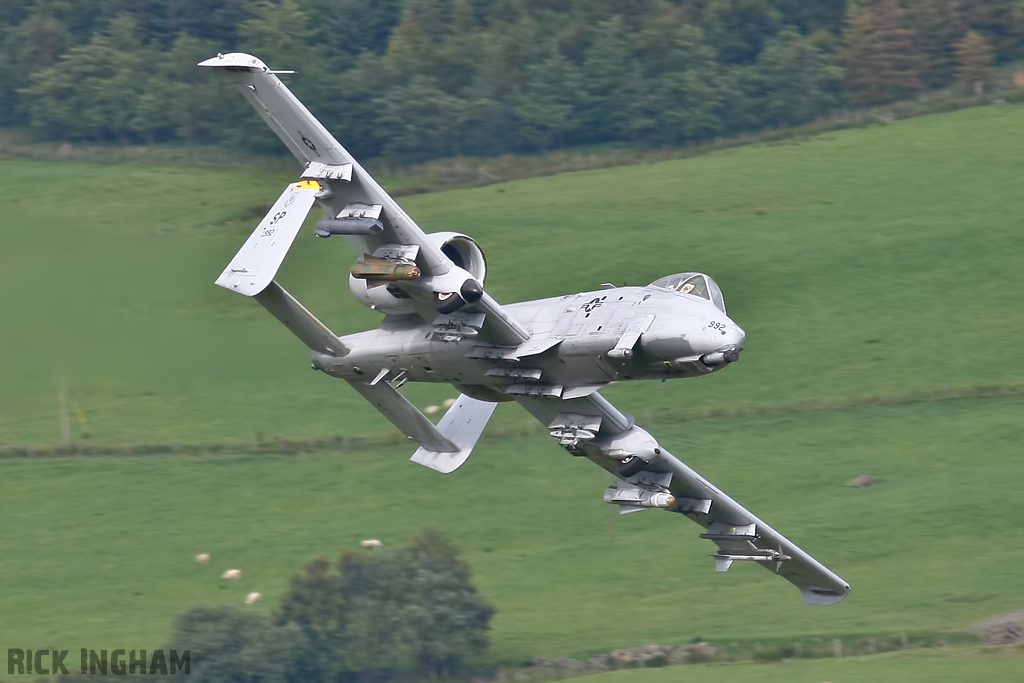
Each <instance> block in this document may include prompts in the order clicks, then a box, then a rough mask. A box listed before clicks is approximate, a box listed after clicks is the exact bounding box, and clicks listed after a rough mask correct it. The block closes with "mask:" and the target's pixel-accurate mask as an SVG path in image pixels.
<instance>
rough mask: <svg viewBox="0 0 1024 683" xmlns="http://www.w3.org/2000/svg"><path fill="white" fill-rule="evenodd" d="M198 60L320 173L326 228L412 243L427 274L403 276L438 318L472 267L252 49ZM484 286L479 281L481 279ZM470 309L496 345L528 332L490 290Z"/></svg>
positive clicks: (367, 248) (310, 175)
mask: <svg viewBox="0 0 1024 683" xmlns="http://www.w3.org/2000/svg"><path fill="white" fill-rule="evenodd" d="M199 66H205V67H215V68H217V70H218V71H219V72H221V73H222V74H223V75H224V76H225V77H226V78H227V79H228V81H230V82H231V83H234V84H235V85H237V86H238V88H239V90H241V92H242V94H243V95H245V98H246V99H247V100H248V101H249V103H250V104H251V105H252V106H253V108H254V109H255V110H256V112H257V113H258V114H259V115H260V116H261V117H262V118H263V120H264V122H266V124H267V125H268V126H270V128H271V129H272V130H273V131H274V132H275V133H276V134H277V136H278V137H279V138H281V141H282V142H284V144H285V145H286V146H287V147H288V149H289V150H290V151H291V152H292V154H294V155H295V157H296V158H297V159H298V160H299V161H300V162H302V163H304V164H305V165H306V168H305V171H304V172H303V174H302V178H303V179H311V180H316V181H317V182H318V183H319V184H320V185H321V186H322V187H323V188H324V190H323V191H322V192H320V193H318V194H317V197H316V199H317V200H318V201H319V202H320V205H321V206H322V207H323V208H324V211H325V212H326V213H327V217H326V220H327V222H326V223H321V225H322V226H324V233H323V234H344V235H345V236H347V237H348V238H349V240H350V241H351V242H352V244H353V246H354V247H355V248H356V251H357V253H358V254H374V253H375V252H379V251H380V250H381V249H382V248H386V245H392V246H394V245H402V246H408V247H412V248H413V249H414V250H415V251H416V256H415V261H416V265H417V266H418V267H419V269H420V271H421V273H422V275H423V277H422V278H417V280H420V279H422V281H423V283H422V285H421V286H417V285H416V284H415V283H411V282H410V283H402V285H401V286H402V287H407V288H408V293H409V294H410V295H411V296H412V298H413V299H414V300H418V304H419V306H418V310H419V312H420V315H421V316H422V317H423V318H424V319H425V320H427V321H428V322H436V320H435V319H437V318H439V316H438V311H437V310H435V309H434V306H435V304H434V302H433V301H432V298H433V295H434V294H442V295H451V294H453V293H456V292H460V291H461V287H462V285H463V284H464V283H465V282H466V279H467V277H470V274H469V273H468V272H467V271H466V270H464V269H463V268H461V267H459V266H457V265H456V264H455V263H454V262H453V261H452V260H451V259H450V258H448V256H446V255H445V253H444V252H442V251H441V248H440V247H439V246H438V245H437V244H435V243H434V242H433V241H431V240H430V239H428V238H427V235H425V234H424V232H423V231H422V230H421V229H420V227H419V226H418V225H416V223H415V221H413V220H412V218H410V217H409V215H408V214H407V213H406V212H405V211H403V210H402V207H400V206H399V205H398V202H396V201H395V200H394V199H393V198H392V197H391V196H390V195H388V193H387V192H385V191H384V188H382V187H381V186H380V185H379V184H377V181H375V180H374V179H373V177H371V176H370V174H369V173H367V172H366V170H365V169H363V167H362V166H360V165H359V163H358V162H357V161H356V160H355V159H354V158H353V157H352V155H351V154H349V153H348V151H347V150H345V148H344V147H342V146H341V145H340V144H339V143H338V141H337V140H335V139H334V137H333V136H332V135H331V134H330V133H329V132H328V131H327V129H326V128H324V126H323V125H322V124H321V123H320V122H319V121H317V120H316V118H314V117H313V115H312V114H311V113H310V112H309V110H308V109H306V107H305V106H303V104H302V103H301V102H300V101H299V100H298V99H297V98H296V97H295V95H293V94H292V92H291V91H290V90H288V88H287V87H285V85H284V83H282V82H281V80H280V79H279V78H278V77H277V76H276V75H274V72H273V71H271V70H270V69H269V68H267V66H266V64H264V63H263V62H262V61H260V60H259V59H257V58H256V57H253V56H252V55H248V54H244V53H240V52H234V53H230V54H223V55H217V56H216V57H213V58H211V59H207V60H205V61H203V62H200V64H199ZM480 284H481V285H482V283H480ZM464 310H465V311H466V312H469V313H472V312H476V313H484V314H485V318H484V321H483V323H482V325H483V327H482V329H481V334H482V336H484V337H486V338H488V339H489V341H493V342H495V343H497V344H501V345H505V346H518V345H519V344H521V343H522V342H524V341H526V340H527V339H528V338H529V333H528V332H527V331H526V330H525V329H524V328H523V327H522V325H520V324H519V323H518V322H516V321H515V320H514V319H513V318H512V316H510V315H509V314H508V313H507V312H506V311H505V310H504V309H503V308H502V307H501V305H500V304H498V302H497V301H495V300H494V299H493V298H492V297H491V296H490V295H488V294H487V292H486V291H484V292H482V295H480V298H479V300H477V301H474V302H472V303H471V304H469V305H467V306H465V308H464Z"/></svg>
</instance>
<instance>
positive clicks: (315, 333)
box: [253, 282, 349, 356]
mask: <svg viewBox="0 0 1024 683" xmlns="http://www.w3.org/2000/svg"><path fill="white" fill-rule="evenodd" d="M253 298H254V299H256V301H259V302H260V303H261V304H262V305H263V307H264V308H265V309H267V310H268V311H270V313H271V314H272V315H273V316H274V317H275V318H277V319H278V320H279V321H280V322H281V324H282V325H284V326H285V327H287V328H288V329H289V330H291V332H292V334H294V335H295V336H296V337H298V338H299V339H301V340H302V342H303V343H304V344H305V345H306V346H308V347H309V348H311V349H312V350H314V351H319V352H320V353H325V354H327V355H328V356H344V355H347V354H348V352H349V349H348V348H347V347H346V346H345V345H344V344H342V343H341V340H340V339H338V335H336V334H334V333H333V332H331V330H330V329H329V328H328V327H327V325H324V324H323V323H322V322H320V321H319V320H318V319H317V317H316V316H315V315H313V314H312V313H310V312H309V311H308V310H306V307H305V306H303V305H302V304H300V303H299V302H298V301H297V300H296V299H295V297H293V296H292V295H291V294H289V293H288V291H287V290H286V289H285V288H284V287H282V286H281V285H279V284H277V283H276V282H271V283H270V284H269V285H267V286H266V287H265V288H264V289H263V291H262V292H260V293H259V294H257V295H256V296H255V297H253Z"/></svg>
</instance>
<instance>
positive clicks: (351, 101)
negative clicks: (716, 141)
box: [0, 0, 1024, 161]
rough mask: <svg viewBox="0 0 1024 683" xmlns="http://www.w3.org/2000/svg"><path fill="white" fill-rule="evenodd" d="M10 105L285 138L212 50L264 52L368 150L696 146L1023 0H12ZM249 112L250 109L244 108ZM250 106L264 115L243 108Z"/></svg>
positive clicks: (910, 71)
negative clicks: (221, 71) (231, 86)
mask: <svg viewBox="0 0 1024 683" xmlns="http://www.w3.org/2000/svg"><path fill="white" fill-rule="evenodd" d="M0 27H2V28H3V32H2V33H0V54H2V58H3V60H4V62H5V67H6V68H4V69H3V70H0V126H6V127H27V128H29V129H31V130H32V131H34V133H35V134H36V135H38V136H40V137H42V138H46V139H58V140H68V141H89V142H101V143H102V142H109V143H156V142H182V143H186V144H224V145H235V146H240V147H243V148H245V149H247V150H250V151H270V150H274V151H277V150H280V149H281V148H280V146H279V145H277V144H276V142H275V140H273V139H271V136H270V135H269V133H268V132H266V131H264V130H263V127H262V126H261V125H259V124H258V123H257V122H256V120H255V117H254V116H253V115H252V114H251V113H250V112H248V111H247V109H248V105H247V104H245V102H244V100H243V99H242V97H240V96H239V95H238V94H237V93H234V92H230V91H227V90H226V89H225V88H223V87H222V84H221V83H220V81H219V80H218V79H216V78H214V76H213V74H210V73H208V72H207V71H206V70H204V69H197V68H196V67H195V64H196V63H197V62H198V61H200V60H202V59H205V58H207V57H210V56H213V55H214V54H216V53H217V52H228V51H233V50H242V51H246V52H251V53H254V54H256V55H258V56H260V57H261V58H263V59H264V61H266V62H267V63H268V64H269V65H270V66H271V68H276V69H294V70H296V72H297V73H296V74H295V75H294V76H284V78H285V79H286V82H287V83H288V85H289V87H291V88H292V89H293V90H294V91H295V92H296V94H297V95H298V96H299V97H301V98H302V99H303V100H304V101H305V102H306V104H307V106H309V107H310V109H311V110H312V111H313V112H314V113H315V114H316V115H317V116H318V117H319V118H320V119H321V120H322V121H323V122H324V123H325V124H326V125H327V126H328V128H331V129H332V130H334V131H335V133H336V134H337V135H338V137H339V138H341V139H342V141H343V142H344V143H345V144H346V145H347V146H349V147H350V148H351V149H352V151H353V152H354V153H356V154H357V155H360V156H364V157H366V156H379V155H386V156H391V157H394V158H400V159H403V160H405V161H415V160H420V159H427V158H434V157H444V156H451V155H458V154H469V155H494V154H499V153H504V152H537V151H546V150H549V149H552V148H555V147H561V146H567V145H588V144H599V143H608V142H627V143H632V144H640V145H648V146H677V145H684V144H688V143H692V142H699V141H701V140H707V139H710V138H714V137H716V136H721V135H727V134H732V133H738V132H743V131H750V130H757V129H762V128H766V127H776V126H788V125H795V124H800V123H804V122H807V121H810V120H812V119H814V118H816V117H819V116H822V115H824V114H827V113H828V112H830V111H832V110H835V109H836V108H839V107H849V106H859V105H873V104H880V103H884V102H888V101H892V100H896V99H899V98H904V97H908V96H913V95H915V94H916V93H918V92H921V91H923V90H925V89H927V88H935V87H942V86H945V85H949V84H952V83H955V82H957V81H958V80H959V81H960V82H962V83H964V84H966V85H968V86H970V87H977V85H976V84H977V82H978V81H981V82H982V83H984V82H985V81H986V80H988V79H989V78H990V70H991V66H992V65H993V64H995V63H997V62H999V61H1008V60H1012V59H1015V58H1019V57H1020V56H1021V52H1022V45H1021V42H1022V41H1021V39H1022V36H1024V12H1022V5H1021V2H1020V0H864V1H863V2H859V3H855V2H852V1H851V2H846V0H317V1H316V2H314V1H312V0H255V1H247V0H203V1H202V2H200V1H199V0H0ZM240 121H242V122H243V123H240ZM243 124H244V125H243Z"/></svg>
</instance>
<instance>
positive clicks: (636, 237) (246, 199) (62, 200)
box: [0, 106, 1024, 445]
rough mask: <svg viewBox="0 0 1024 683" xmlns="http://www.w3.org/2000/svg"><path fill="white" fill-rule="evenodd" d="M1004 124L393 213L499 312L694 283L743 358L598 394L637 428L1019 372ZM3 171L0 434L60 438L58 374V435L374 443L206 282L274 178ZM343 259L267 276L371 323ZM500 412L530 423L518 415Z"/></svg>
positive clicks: (498, 190) (1021, 152) (354, 403)
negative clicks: (710, 287)
mask: <svg viewBox="0 0 1024 683" xmlns="http://www.w3.org/2000/svg"><path fill="white" fill-rule="evenodd" d="M1022 118H1024V112H1022V110H1021V109H1020V108H1019V107H1015V106H1003V107H988V108H977V109H971V110H965V111H961V112H957V113H953V114H947V115H942V116H928V117H922V118H917V119H910V120H906V121H901V122H898V123H895V124H891V125H887V126H879V127H876V128H870V129H856V130H848V131H842V132H837V133H832V134H829V135H826V136H822V137H819V138H814V139H812V140H810V141H807V142H802V143H792V144H779V145H762V146H754V147H745V148H737V149H733V150H728V151H724V152H721V153H717V154H712V155H708V156H704V157H698V158H693V159H687V160H680V161H671V162H665V163H659V164H650V165H645V166H636V167H622V168H614V169H607V170H601V171H590V172H584V173H576V174H567V175H562V176H554V177H547V178H536V179H531V180H524V181H518V182H514V183H508V184H505V185H496V186H490V187H485V188H479V189H473V190H461V191H454V192H445V193H438V194H432V195H421V196H415V197H408V198H405V199H404V200H403V204H404V205H405V207H406V208H407V209H408V210H409V211H410V213H411V214H412V215H413V216H415V217H416V218H417V220H418V221H419V222H420V223H421V224H422V225H423V227H424V228H425V229H426V230H428V231H436V230H445V229H454V230H461V231H464V232H467V233H469V234H471V235H473V236H474V237H476V238H477V239H478V240H479V241H480V243H481V244H482V245H483V247H484V249H485V250H486V252H487V254H488V260H489V266H490V271H489V276H488V280H487V287H488V289H489V290H490V291H491V292H492V293H493V294H494V295H495V296H496V297H497V298H498V299H499V300H500V301H503V302H510V301H515V300H521V299H529V298H535V297H542V296H551V295H557V294H562V293H567V292H574V291H579V290H581V289H590V288H596V287H598V286H599V285H600V283H602V282H606V281H614V282H616V283H619V282H624V281H625V282H630V283H634V284H636V283H647V282H650V281H652V280H654V279H656V278H657V277H660V276H662V275H665V274H668V273H672V272H678V271H682V270H702V271H705V272H708V273H710V274H711V275H712V276H713V277H715V278H716V279H717V280H718V281H719V283H720V284H721V285H722V287H723V289H724V290H725V296H726V301H727V303H728V304H729V312H730V314H731V315H732V317H733V318H734V319H736V320H737V321H738V322H739V323H740V324H741V325H743V326H744V327H745V328H746V330H747V333H748V337H747V348H746V350H745V351H744V355H743V362H742V363H741V364H739V365H737V366H735V367H733V368H730V369H729V370H728V371H727V372H723V373H721V374H717V375H715V376H713V377H709V378H702V379H700V380H694V381H692V382H687V383H685V384H678V383H668V384H637V383H633V384H622V385H618V386H616V387H612V388H611V389H609V390H608V392H607V393H608V395H609V397H611V398H612V399H613V400H616V401H617V402H619V403H621V405H622V407H623V409H624V410H627V411H633V412H635V413H636V414H637V415H638V416H640V417H641V418H648V417H651V418H654V419H655V420H665V421H671V420H673V419H674V418H677V417H679V416H681V415H692V414H696V415H700V414H701V411H703V410H705V409H708V408H712V407H720V408H736V407H743V406H761V405H763V404H772V405H788V404H791V403H800V404H806V403H812V404H813V403H816V402H827V401H828V400H829V399H836V398H847V397H851V396H853V397H875V398H878V397H890V398H892V397H896V398H898V397H901V396H904V395H906V394H909V393H913V392H927V391H934V390H936V389H941V388H948V387H954V388H961V389H962V388H965V387H966V388H969V387H973V386H976V385H982V384H1005V383H1018V382H1019V380H1020V379H1021V374H1022V371H1024V345H1021V344H1019V343H1018V341H1017V340H1018V339H1019V338H1020V337H1021V335H1022V333H1024V312H1022V309H1021V306H1020V305H1019V299H1020V292H1021V291H1022V288H1021V285H1022V284H1024V276H1022V275H1021V271H1020V268H1019V264H1020V256H1021V253H1022V251H1021V248H1020V246H1019V244H1020V235H1021V228H1022V222H1024V218H1022V217H1024V193H1021V192H1020V191H1019V187H1020V184H1021V182H1022V178H1024V161H1022V159H1024V139H1022V137H1021V136H1020V135H1018V128H1019V125H1020V121H1021V119H1022ZM0 178H2V179H3V182H2V183H0V209H2V214H0V215H2V216H3V218H2V223H0V225H2V231H3V248H2V249H0V291H2V292H3V293H4V298H3V312H4V319H3V326H2V327H0V348H2V349H3V354H2V357H0V406H2V408H3V409H2V411H0V445H10V444H23V443H39V444H46V443H55V442H57V441H59V439H60V430H59V422H58V417H57V415H58V404H57V387H58V386H59V385H61V384H63V385H65V386H66V387H67V391H68V396H69V411H70V415H71V418H72V419H71V426H72V438H73V439H76V440H78V439H82V438H84V437H85V435H88V436H89V438H90V439H91V440H92V441H94V442H103V443H107V442H113V443H147V442H160V443H173V442H181V443H207V442H220V441H225V440H229V441H230V440H235V441H245V442H249V441H252V440H254V439H256V438H257V437H258V436H259V435H262V436H264V437H268V438H269V437H271V436H275V435H281V436H285V437H307V438H308V437H319V436H331V435H336V434H342V435H344V434H353V433H360V432H363V433H367V434H382V433H390V430H391V427H390V425H388V424H387V423H386V422H385V421H384V419H383V418H381V417H379V416H378V415H377V414H376V413H375V412H373V411H372V410H371V409H370V408H369V407H368V406H367V405H365V402H363V401H362V399H360V398H359V397H358V396H357V395H356V394H355V392H353V391H351V390H350V389H349V388H348V387H347V386H345V385H344V384H343V383H341V382H337V381H334V380H331V379H330V378H328V377H326V376H324V375H321V374H318V373H313V372H309V371H307V370H308V363H307V361H308V356H307V351H306V349H305V347H304V346H302V345H301V344H300V343H299V342H298V341H296V340H295V339H293V338H292V337H291V336H290V335H289V334H288V333H287V331H285V330H284V329H283V328H280V326H279V325H278V324H277V322H276V321H274V320H273V319H272V318H271V317H270V316H268V315H267V314H266V313H265V312H264V311H263V310H262V309H261V308H260V307H259V305H258V304H256V303H255V302H253V301H247V300H245V299H244V298H242V297H240V296H238V295H236V294H232V293H231V292H228V291H226V290H223V289H221V288H219V287H216V286H214V285H213V280H214V279H215V278H216V276H217V275H218V274H219V272H220V271H221V269H222V268H223V267H224V265H225V264H226V263H227V262H228V260H229V259H230V258H231V256H232V254H233V253H234V252H235V250H236V249H237V248H238V247H239V246H240V245H241V243H242V241H243V240H244V239H245V237H246V236H247V234H248V233H249V232H250V231H251V229H252V227H253V226H254V225H255V223H256V222H257V221H258V219H259V218H260V217H261V216H262V214H263V211H264V210H265V209H266V208H267V207H268V206H269V205H270V204H271V203H272V201H273V200H274V198H275V197H276V196H277V195H278V194H279V192H280V190H281V189H282V188H283V187H284V185H285V184H286V182H287V181H288V180H290V179H292V176H286V175H280V174H273V173H269V172H266V171H246V170H240V169H210V168H175V167H160V168H149V167H139V166H129V165H117V166H96V165H86V164H61V163H57V162H27V161H0ZM314 218H315V217H314ZM355 256H356V255H355V254H354V253H353V252H352V250H351V248H350V247H349V245H348V243H347V242H346V241H344V240H318V239H316V238H314V237H313V236H312V234H311V231H309V230H307V231H306V232H304V233H303V234H302V235H301V236H300V237H299V239H298V240H297V244H296V247H295V249H294V250H293V252H292V255H291V256H290V258H289V260H288V261H287V262H286V264H285V268H284V270H283V272H282V274H281V280H282V282H283V283H284V284H285V285H286V286H288V287H289V288H290V289H291V290H292V291H293V292H294V293H295V294H296V295H297V296H299V297H300V299H302V300H303V301H304V302H306V303H307V305H308V306H309V307H310V308H311V309H312V310H313V311H314V312H316V313H317V314H319V315H320V316H321V317H322V318H323V319H324V320H325V321H326V322H328V323H329V324H330V325H331V326H332V327H333V328H334V329H335V330H336V331H337V332H339V333H343V332H350V331H356V330H359V329H365V328H366V327H369V326H372V325H375V324H376V323H377V321H378V319H379V316H378V315H377V314H376V313H374V312H372V311H369V310H367V309H365V308H363V307H362V306H361V305H359V304H358V303H357V302H355V301H354V299H353V298H352V297H351V296H350V294H349V293H348V288H347V271H348V268H349V266H350V265H351V263H352V262H353V260H354V258H355ZM408 391H409V395H410V396H411V397H412V399H413V400H414V401H416V402H418V403H420V404H421V405H426V404H429V403H437V402H440V401H441V400H443V399H444V398H445V397H448V396H450V395H451V394H452V393H453V392H452V391H451V390H450V389H447V388H437V387H410V388H409V390H408ZM496 420H497V422H496V425H502V424H507V425H510V426H522V425H525V424H526V423H527V418H526V416H525V414H524V413H523V412H522V411H520V410H518V409H517V408H516V407H515V406H503V407H502V408H501V409H500V410H499V411H498V416H497V418H496Z"/></svg>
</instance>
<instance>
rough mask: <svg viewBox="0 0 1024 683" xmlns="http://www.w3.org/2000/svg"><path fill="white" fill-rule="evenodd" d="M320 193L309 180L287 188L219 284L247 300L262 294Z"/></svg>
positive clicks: (315, 184)
mask: <svg viewBox="0 0 1024 683" xmlns="http://www.w3.org/2000/svg"><path fill="white" fill-rule="evenodd" d="M319 191H320V186H319V185H318V184H317V183H316V182H314V181H310V180H304V181H299V182H297V183H292V184H291V185H289V186H288V187H287V188H285V191H284V192H283V193H281V196H280V197H278V198H277V201H276V202H274V206H272V207H271V208H270V211H268V212H267V215H266V216H264V217H263V220H261V221H260V223H259V225H257V226H256V229H255V230H253V233H252V234H251V235H249V239H247V240H246V241H245V244H243V245H242V248H241V249H239V250H238V253H237V254H235V257H234V258H233V259H231V263H229V264H228V267H227V268H225V269H224V272H223V273H221V275H220V277H219V278H217V284H218V285H220V286H221V287H224V288H225V289H230V290H231V291H233V292H238V293H239V294H244V295H245V296H255V295H256V294H259V293H260V292H262V291H263V290H264V289H265V288H266V286H267V285H269V284H270V282H271V280H273V279H274V276H275V275H277V271H278V269H279V268H280V267H281V263H283V262H284V257H285V256H287V255H288V250H289V249H291V247H292V242H294V241H295V236H296V235H298V234H299V228H301V227H302V223H303V221H305V220H306V215H307V214H308V213H309V210H310V208H312V206H313V202H314V200H315V195H316V193H317V192H319Z"/></svg>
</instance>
